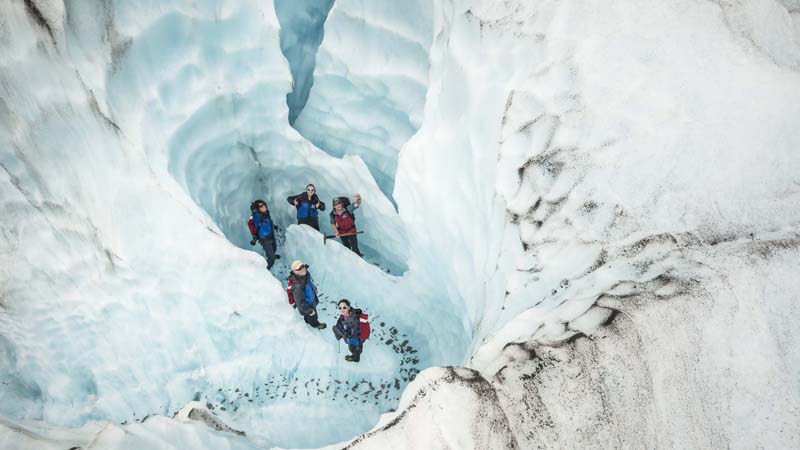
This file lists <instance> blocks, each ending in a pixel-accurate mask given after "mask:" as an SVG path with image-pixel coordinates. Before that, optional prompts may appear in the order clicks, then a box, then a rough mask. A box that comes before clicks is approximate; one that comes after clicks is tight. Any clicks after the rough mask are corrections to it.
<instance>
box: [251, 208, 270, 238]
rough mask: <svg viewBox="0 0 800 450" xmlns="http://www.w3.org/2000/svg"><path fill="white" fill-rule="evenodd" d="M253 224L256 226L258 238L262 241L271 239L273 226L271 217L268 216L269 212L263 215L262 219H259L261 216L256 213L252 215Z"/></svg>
mask: <svg viewBox="0 0 800 450" xmlns="http://www.w3.org/2000/svg"><path fill="white" fill-rule="evenodd" d="M253 223H255V225H256V231H258V238H259V239H264V238H265V237H271V236H272V233H273V226H272V217H270V215H269V211H267V213H266V214H264V217H263V218H262V217H261V214H259V213H258V211H256V212H254V213H253Z"/></svg>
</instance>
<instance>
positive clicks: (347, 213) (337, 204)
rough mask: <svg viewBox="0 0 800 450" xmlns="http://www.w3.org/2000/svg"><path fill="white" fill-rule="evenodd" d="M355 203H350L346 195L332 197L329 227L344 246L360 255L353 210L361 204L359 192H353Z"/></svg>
mask: <svg viewBox="0 0 800 450" xmlns="http://www.w3.org/2000/svg"><path fill="white" fill-rule="evenodd" d="M353 197H355V199H356V201H355V203H352V204H351V203H350V199H348V198H347V197H336V198H335V199H333V211H331V214H330V216H331V228H333V231H334V233H336V237H337V238H339V239H341V240H342V244H344V246H345V247H347V248H349V249H350V250H352V251H353V252H354V253H355V254H356V255H358V256H362V255H361V252H360V251H359V250H358V235H357V234H356V233H357V231H356V216H355V210H356V209H357V208H358V207H359V206H361V194H355V195H354V196H353Z"/></svg>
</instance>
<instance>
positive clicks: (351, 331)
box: [333, 298, 364, 362]
mask: <svg viewBox="0 0 800 450" xmlns="http://www.w3.org/2000/svg"><path fill="white" fill-rule="evenodd" d="M338 306H339V314H341V315H340V316H339V320H337V321H336V325H334V327H333V334H334V335H335V336H336V340H337V341H338V340H339V339H342V338H344V341H345V342H346V343H347V348H348V349H350V353H352V354H351V355H347V356H345V357H344V359H346V360H348V361H351V362H358V361H360V360H361V351H362V350H363V349H364V344H363V342H361V339H360V336H361V324H360V323H359V316H360V315H361V310H358V309H353V307H352V306H351V305H350V301H349V300H347V299H345V298H343V299H341V300H339V305H338Z"/></svg>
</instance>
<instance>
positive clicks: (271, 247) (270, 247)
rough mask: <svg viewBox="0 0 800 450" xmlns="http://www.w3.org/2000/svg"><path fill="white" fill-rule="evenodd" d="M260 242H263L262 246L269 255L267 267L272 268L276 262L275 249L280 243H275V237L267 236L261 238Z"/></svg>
mask: <svg viewBox="0 0 800 450" xmlns="http://www.w3.org/2000/svg"><path fill="white" fill-rule="evenodd" d="M258 242H259V243H261V246H262V247H264V253H265V254H266V255H267V269H272V265H273V264H275V249H276V248H278V245H277V244H276V243H275V239H274V238H270V237H265V238H263V239H259V241H258Z"/></svg>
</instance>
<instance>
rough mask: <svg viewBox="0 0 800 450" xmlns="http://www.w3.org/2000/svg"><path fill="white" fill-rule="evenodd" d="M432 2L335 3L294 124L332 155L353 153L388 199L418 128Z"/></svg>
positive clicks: (425, 83)
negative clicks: (399, 162) (404, 148)
mask: <svg viewBox="0 0 800 450" xmlns="http://www.w3.org/2000/svg"><path fill="white" fill-rule="evenodd" d="M434 8H435V5H434V4H433V3H431V2H428V1H417V0H414V1H406V2H402V3H400V2H394V1H390V0H378V1H364V0H345V1H340V2H336V3H335V4H334V5H333V8H332V9H331V11H330V13H329V14H328V18H327V21H326V23H325V37H324V39H323V42H322V45H320V47H319V51H318V52H317V57H316V66H315V67H314V86H313V88H312V89H311V92H310V93H309V97H308V102H307V103H306V106H305V108H304V109H303V110H302V112H301V113H300V115H299V116H298V118H297V120H296V121H295V122H294V126H295V128H297V130H298V131H299V132H300V133H301V134H302V135H303V136H305V137H306V138H307V139H308V140H309V141H311V142H313V143H314V145H316V146H318V147H319V148H321V149H322V150H324V151H326V152H328V153H330V154H331V155H334V156H342V155H358V156H360V157H361V158H362V159H363V160H364V162H365V163H366V164H367V166H368V167H369V169H370V172H371V173H372V175H373V177H374V178H375V181H376V182H377V183H378V186H380V188H381V191H382V192H383V193H384V194H385V195H386V196H387V197H389V198H392V191H393V189H394V177H395V173H396V171H397V157H398V156H397V155H398V153H399V151H400V149H401V147H402V146H403V144H404V143H405V142H406V141H407V140H408V139H409V138H410V137H411V136H412V135H413V134H414V132H415V131H416V130H417V129H418V128H419V126H420V124H421V119H422V109H423V105H424V104H425V95H426V92H427V88H428V49H429V47H430V43H431V39H432V38H433V34H432V29H431V20H432V19H431V18H432V16H433V10H434Z"/></svg>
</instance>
